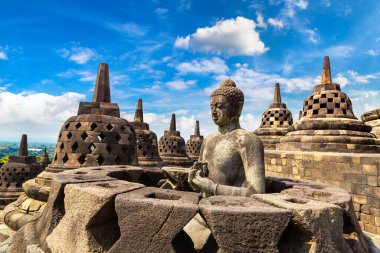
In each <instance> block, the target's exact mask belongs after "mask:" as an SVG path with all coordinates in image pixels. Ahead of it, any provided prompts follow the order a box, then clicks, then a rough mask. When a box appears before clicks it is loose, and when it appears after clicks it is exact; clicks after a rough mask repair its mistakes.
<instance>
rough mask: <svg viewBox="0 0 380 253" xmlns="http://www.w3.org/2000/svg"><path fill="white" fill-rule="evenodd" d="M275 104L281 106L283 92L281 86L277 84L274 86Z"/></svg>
mask: <svg viewBox="0 0 380 253" xmlns="http://www.w3.org/2000/svg"><path fill="white" fill-rule="evenodd" d="M273 102H274V103H277V104H281V91H280V84H279V83H276V84H275V86H274V101H273Z"/></svg>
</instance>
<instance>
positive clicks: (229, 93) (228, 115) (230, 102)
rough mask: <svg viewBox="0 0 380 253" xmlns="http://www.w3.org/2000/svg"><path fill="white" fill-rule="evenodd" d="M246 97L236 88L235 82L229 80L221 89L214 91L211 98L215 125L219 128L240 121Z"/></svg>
mask: <svg viewBox="0 0 380 253" xmlns="http://www.w3.org/2000/svg"><path fill="white" fill-rule="evenodd" d="M243 103H244V95H243V92H242V91H241V90H240V89H239V88H237V87H236V84H235V82H234V81H232V80H231V79H230V78H227V79H226V80H224V81H223V82H221V84H220V87H219V88H218V89H216V90H214V91H213V93H212V94H211V97H210V107H211V115H212V119H213V121H214V123H215V124H216V125H218V126H219V127H223V126H226V125H228V124H230V123H231V122H234V121H239V117H240V114H241V111H242V109H243Z"/></svg>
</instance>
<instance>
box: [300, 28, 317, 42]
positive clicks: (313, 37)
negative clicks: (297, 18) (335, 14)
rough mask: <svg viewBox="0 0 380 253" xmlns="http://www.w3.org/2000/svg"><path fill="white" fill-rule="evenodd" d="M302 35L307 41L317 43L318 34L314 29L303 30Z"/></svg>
mask: <svg viewBox="0 0 380 253" xmlns="http://www.w3.org/2000/svg"><path fill="white" fill-rule="evenodd" d="M304 33H305V34H306V36H307V40H308V41H309V42H311V43H313V44H316V43H318V42H319V40H320V39H319V34H318V32H317V30H316V29H304Z"/></svg>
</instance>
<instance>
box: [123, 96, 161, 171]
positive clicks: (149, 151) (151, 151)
mask: <svg viewBox="0 0 380 253" xmlns="http://www.w3.org/2000/svg"><path fill="white" fill-rule="evenodd" d="M130 124H131V125H132V126H133V127H134V128H135V131H136V148H137V157H138V161H139V165H141V166H161V165H162V164H163V162H162V160H161V158H160V156H159V154H158V141H157V135H156V134H155V133H154V132H152V131H150V130H149V124H147V123H145V122H144V112H143V104H142V99H139V100H138V101H137V106H136V112H135V118H134V121H133V122H130Z"/></svg>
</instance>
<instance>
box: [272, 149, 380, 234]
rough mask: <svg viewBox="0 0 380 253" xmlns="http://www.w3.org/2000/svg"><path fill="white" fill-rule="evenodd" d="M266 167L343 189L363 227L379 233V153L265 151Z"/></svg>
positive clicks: (276, 174) (276, 173) (275, 171)
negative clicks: (348, 194)
mask: <svg viewBox="0 0 380 253" xmlns="http://www.w3.org/2000/svg"><path fill="white" fill-rule="evenodd" d="M265 170H266V171H265V173H266V175H268V176H274V177H291V178H298V179H307V180H313V181H316V182H321V183H325V184H328V185H332V186H334V187H339V188H342V189H344V190H346V191H347V192H349V193H351V196H352V200H353V205H354V209H355V213H356V215H357V217H358V220H359V224H360V225H361V227H362V229H363V230H365V231H367V232H370V233H372V234H380V171H379V170H380V154H357V153H334V152H306V151H279V150H265Z"/></svg>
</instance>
